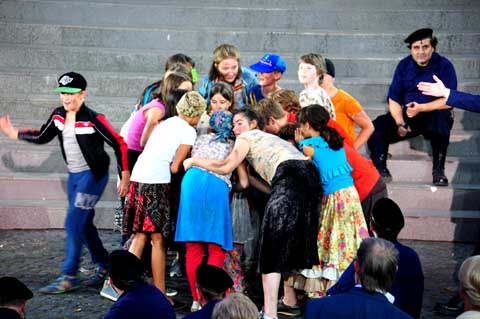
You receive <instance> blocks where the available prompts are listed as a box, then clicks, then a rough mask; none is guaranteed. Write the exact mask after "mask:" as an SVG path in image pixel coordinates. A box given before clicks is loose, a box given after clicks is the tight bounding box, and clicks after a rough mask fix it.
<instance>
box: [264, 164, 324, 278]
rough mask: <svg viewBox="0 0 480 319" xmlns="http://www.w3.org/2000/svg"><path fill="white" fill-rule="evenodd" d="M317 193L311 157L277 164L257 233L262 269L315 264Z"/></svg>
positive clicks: (299, 267)
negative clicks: (260, 225) (259, 232)
mask: <svg viewBox="0 0 480 319" xmlns="http://www.w3.org/2000/svg"><path fill="white" fill-rule="evenodd" d="M320 196H321V186H320V181H319V175H318V171H317V169H316V168H315V165H314V164H313V163H312V162H311V161H307V160H289V161H285V162H283V163H281V164H280V165H279V166H278V167H277V170H276V173H275V176H274V178H273V180H272V192H271V193H270V198H269V200H268V202H267V205H266V207H265V214H264V217H263V223H262V228H261V234H260V262H259V268H260V272H261V273H264V274H265V273H271V272H280V273H286V272H290V271H292V270H300V269H304V268H310V267H312V266H313V265H318V253H317V241H316V238H317V232H318V218H319V210H318V206H319V202H320Z"/></svg>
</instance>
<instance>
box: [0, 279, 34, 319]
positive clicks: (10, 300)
mask: <svg viewBox="0 0 480 319" xmlns="http://www.w3.org/2000/svg"><path fill="white" fill-rule="evenodd" d="M32 297H33V293H32V291H31V290H30V289H28V288H27V286H25V285H24V284H23V283H22V282H21V281H20V280H18V279H17V278H14V277H2V278H0V318H2V319H17V318H18V319H20V318H24V317H25V313H26V306H27V301H28V300H30V299H32Z"/></svg>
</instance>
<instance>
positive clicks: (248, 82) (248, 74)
mask: <svg viewBox="0 0 480 319" xmlns="http://www.w3.org/2000/svg"><path fill="white" fill-rule="evenodd" d="M214 84H215V81H213V80H210V79H209V78H208V74H207V75H205V76H204V77H203V81H202V85H201V86H200V88H199V89H198V93H200V95H202V96H203V97H204V98H205V100H206V101H207V105H208V104H210V91H211V89H212V87H213V85H214ZM257 84H258V79H257V74H256V73H255V72H253V71H251V70H250V69H247V68H244V67H243V66H242V96H241V100H240V101H239V100H236V102H237V107H239V108H241V107H243V106H245V105H246V104H248V103H249V99H248V94H247V92H249V91H250V90H251V88H252V87H254V86H255V85H257Z"/></svg>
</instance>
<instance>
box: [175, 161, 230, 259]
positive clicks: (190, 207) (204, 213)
mask: <svg viewBox="0 0 480 319" xmlns="http://www.w3.org/2000/svg"><path fill="white" fill-rule="evenodd" d="M229 192H230V189H229V188H228V185H227V183H225V182H224V181H223V180H221V179H220V178H218V177H217V176H215V175H213V174H211V173H209V172H208V171H205V170H202V169H200V168H197V167H192V168H190V169H189V170H188V171H187V172H186V173H185V176H184V177H183V180H182V188H181V193H180V208H179V209H178V219H177V230H176V232H175V241H185V242H198V241H200V242H206V243H215V244H218V245H220V246H221V247H222V249H224V250H227V251H230V250H232V249H233V239H232V237H233V235H232V221H231V218H230V203H229V198H228V194H229Z"/></svg>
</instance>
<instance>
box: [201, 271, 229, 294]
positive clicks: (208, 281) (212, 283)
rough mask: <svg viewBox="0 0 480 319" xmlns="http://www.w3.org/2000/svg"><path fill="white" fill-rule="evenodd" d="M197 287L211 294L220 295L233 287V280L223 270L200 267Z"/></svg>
mask: <svg viewBox="0 0 480 319" xmlns="http://www.w3.org/2000/svg"><path fill="white" fill-rule="evenodd" d="M196 275H197V285H198V286H199V287H200V288H203V289H205V290H207V291H209V292H212V293H216V294H220V293H223V292H225V291H227V289H228V288H230V287H232V286H233V280H232V278H230V276H229V275H228V274H227V273H226V272H225V270H223V269H222V268H218V267H216V266H212V265H204V264H202V265H200V266H198V268H197V271H196Z"/></svg>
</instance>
